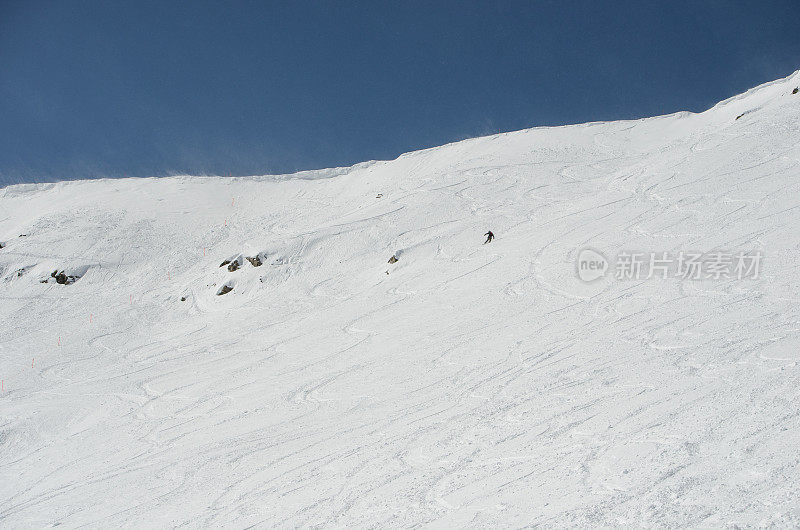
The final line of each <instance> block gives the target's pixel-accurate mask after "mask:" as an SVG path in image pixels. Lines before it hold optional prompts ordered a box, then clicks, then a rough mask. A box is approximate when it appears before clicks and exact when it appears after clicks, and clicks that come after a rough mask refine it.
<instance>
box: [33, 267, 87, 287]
mask: <svg viewBox="0 0 800 530" xmlns="http://www.w3.org/2000/svg"><path fill="white" fill-rule="evenodd" d="M50 278H52V279H53V280H55V281H56V283H57V284H59V285H72V284H73V283H75V282H77V281H78V280H80V279H81V277H80V276H75V275H72V274H66V273H64V271H60V272H59V271H58V270H54V271H53V272H51V273H50ZM50 278H45V279H43V280H41V283H50Z"/></svg>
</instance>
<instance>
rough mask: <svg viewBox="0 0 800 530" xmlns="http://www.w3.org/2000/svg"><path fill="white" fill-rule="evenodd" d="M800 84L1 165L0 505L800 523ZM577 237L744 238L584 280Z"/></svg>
mask: <svg viewBox="0 0 800 530" xmlns="http://www.w3.org/2000/svg"><path fill="white" fill-rule="evenodd" d="M798 82H800V74H798V73H796V74H794V75H793V76H790V77H789V78H787V79H785V80H781V81H778V82H774V83H769V84H766V85H763V86H761V87H758V88H756V89H754V90H751V91H749V92H748V93H746V94H744V95H742V96H739V97H736V98H732V99H731V100H728V101H725V102H723V103H720V104H719V105H717V106H715V107H714V108H713V109H710V110H709V111H706V112H704V113H701V114H696V115H695V114H689V113H679V114H674V115H670V116H662V117H657V118H650V119H646V120H638V121H628V122H608V123H592V124H584V125H576V126H569V127H560V128H538V129H530V130H526V131H520V132H516V133H508V134H501V135H495V136H492V137H485V138H477V139H472V140H466V141H463V142H459V143H455V144H451V145H447V146H443V147H440V148H435V149H428V150H425V151H420V152H415V153H409V154H406V155H403V156H401V157H399V158H398V159H397V160H394V161H389V162H373V163H366V164H359V165H357V166H354V167H353V168H350V169H342V168H339V169H335V170H327V171H319V172H309V173H307V174H301V175H297V176H295V177H291V176H290V177H254V178H235V179H225V178H195V177H174V178H165V179H122V180H100V181H80V182H66V183H58V184H48V185H17V186H11V187H8V188H5V189H3V190H0V209H2V211H3V212H4V215H6V217H5V218H4V219H2V220H0V242H2V243H3V245H4V248H2V249H0V272H1V273H2V278H0V286H2V291H0V300H2V305H1V307H2V309H0V312H2V317H3V322H4V326H3V328H4V330H5V333H4V334H3V336H2V337H0V378H2V380H3V390H2V394H0V470H2V476H3V477H4V478H5V480H3V481H0V526H2V527H5V528H25V527H31V528H39V527H46V526H52V525H60V526H63V527H67V528H86V527H88V528H108V527H128V528H141V527H177V526H189V527H233V528H245V527H256V528H269V527H286V528H289V527H306V526H327V527H341V526H359V527H383V526H418V525H426V526H427V525H430V526H436V527H453V526H468V527H479V526H502V527H522V526H529V525H538V526H545V527H550V526H560V527H563V526H586V525H589V526H648V527H651V526H658V527H676V526H711V527H717V526H733V525H739V526H758V525H763V526H769V525H775V526H778V527H790V526H798V525H800V494H799V493H798V492H799V491H800V450H798V440H800V408H799V407H798V404H799V403H800V399H799V398H800V371H799V370H798V361H800V354H798V351H800V311H798V309H797V307H798V306H797V303H796V302H797V300H798V297H799V296H798V295H797V293H798V287H800V278H799V277H798V276H799V275H798V272H799V271H800V268H798V266H797V262H798V259H799V258H800V250H799V247H798V243H797V239H796V237H797V227H798V226H800V200H798V198H797V197H800V194H799V193H798V192H800V180H798V179H799V177H800V165H798V161H800V147H798V143H797V140H796V139H797V138H798V137H800V136H798V133H800V96H792V95H791V90H792V88H794V86H796V85H797V84H798ZM742 113H744V115H743V116H742V118H741V119H739V120H735V117H736V116H738V115H740V114H742ZM378 194H382V196H381V197H380V198H378V197H377V195H378ZM489 229H491V230H493V231H494V233H495V234H497V238H496V239H495V241H493V242H492V243H491V244H488V245H483V244H482V243H483V236H482V234H483V233H485V232H486V231H487V230H489ZM20 234H25V236H24V237H19V236H20ZM586 246H588V247H592V248H596V249H600V250H602V251H603V252H604V253H605V254H606V255H607V256H609V257H610V256H613V255H615V254H616V253H617V252H619V251H623V250H627V251H644V252H650V251H655V252H662V251H672V252H677V251H680V250H699V251H711V250H716V249H724V250H729V251H751V250H760V251H761V252H762V253H763V254H764V256H765V258H764V263H763V270H762V275H761V277H760V278H758V279H748V280H717V281H678V280H675V279H655V278H654V279H648V280H636V281H618V280H615V279H613V278H608V279H603V280H600V281H599V282H596V283H592V284H585V283H582V282H581V281H579V280H578V279H577V278H576V277H575V273H574V260H575V257H576V254H577V251H578V250H579V249H581V248H583V247H586ZM258 253H263V256H265V259H264V263H263V265H261V266H260V267H253V266H252V265H250V264H249V263H248V262H247V261H244V262H243V264H242V266H241V268H240V269H239V270H237V271H235V272H228V271H227V269H226V267H222V268H220V267H219V264H220V263H221V262H222V261H223V260H226V259H233V258H231V256H238V255H240V254H241V255H245V256H255V255H256V254H258ZM395 254H396V255H398V257H399V261H398V262H397V263H396V264H393V265H390V264H387V263H386V261H387V259H388V258H389V257H390V256H392V255H395ZM20 269H22V272H21V273H18V272H17V271H19V270H20ZM55 269H58V270H61V269H70V270H72V269H74V270H80V271H83V270H85V271H86V272H85V274H84V276H83V277H82V278H80V279H79V280H78V281H77V282H76V283H75V284H73V285H57V284H54V283H52V282H50V283H47V284H43V283H39V280H40V279H42V278H46V277H48V276H49V274H50V272H51V271H53V270H55ZM387 271H388V274H387ZM229 281H232V285H233V287H234V288H233V291H232V292H231V293H229V294H226V295H224V296H217V295H216V292H217V290H218V289H219V288H220V287H221V286H222V285H223V284H226V282H229ZM181 297H185V298H186V300H185V301H181V300H180V298H181Z"/></svg>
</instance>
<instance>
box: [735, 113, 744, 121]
mask: <svg viewBox="0 0 800 530" xmlns="http://www.w3.org/2000/svg"><path fill="white" fill-rule="evenodd" d="M745 114H746V113H745V112H742V113H741V114H739V115H738V116H736V119H737V120H738V119H739V118H741V117H742V116H744V115H745Z"/></svg>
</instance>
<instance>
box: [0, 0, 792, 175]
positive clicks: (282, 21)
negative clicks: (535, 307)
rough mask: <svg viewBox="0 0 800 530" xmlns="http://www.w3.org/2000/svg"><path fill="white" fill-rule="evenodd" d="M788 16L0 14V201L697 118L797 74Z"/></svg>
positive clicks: (751, 8) (15, 6) (774, 10)
mask: <svg viewBox="0 0 800 530" xmlns="http://www.w3.org/2000/svg"><path fill="white" fill-rule="evenodd" d="M798 27H800V2H797V0H774V1H759V2H733V1H703V0H693V1H681V0H671V1H669V2H666V1H665V2H656V1H653V2H650V1H642V0H637V1H625V0H619V1H613V2H612V1H608V2H604V1H600V0H592V1H582V0H575V1H572V0H559V1H529V2H514V1H502V2H468V1H458V2H436V1H430V0H429V1H424V2H414V1H410V2H376V1H367V2H346V1H345V2H334V1H316V2H304V1H286V2H255V1H253V2H221V1H202V0H197V1H192V2H188V1H187V2H178V1H169V0H168V1H163V0H161V1H153V2H150V1H141V0H137V1H125V2H121V1H120V2H117V1H109V0H105V1H79V0H73V1H52V2H49V1H44V2H43V1H36V0H13V1H12V0H0V184H3V183H10V182H19V181H43V180H60V179H67V178H92V177H101V176H110V177H116V176H153V175H167V174H173V173H192V174H225V175H227V174H233V175H249V174H265V173H284V172H291V171H295V170H300V169H309V168H319V167H332V166H343V165H350V164H353V163H356V162H359V161H363V160H370V159H390V158H394V157H396V156H397V155H399V154H401V153H403V152H406V151H411V150H415V149H420V148H425V147H431V146H435V145H440V144H444V143H447V142H451V141H456V140H460V139H464V138H468V137H472V136H479V135H485V134H491V133H494V132H497V131H498V130H500V131H511V130H517V129H523V128H527V127H533V126H539V125H561V124H567V123H577V122H585V121H594V120H614V119H627V118H637V117H644V116H650V115H656V114H665V113H669V112H674V111H678V110H692V111H701V110H704V109H706V108H708V107H709V106H711V105H713V104H714V103H716V102H717V101H719V100H721V99H724V98H727V97H729V96H731V95H734V94H736V93H739V92H742V91H744V90H746V89H748V88H750V87H752V86H755V85H757V84H760V83H763V82H766V81H770V80H773V79H776V78H778V77H784V76H786V75H788V74H790V73H791V72H793V71H794V70H796V69H798V68H800V33H798Z"/></svg>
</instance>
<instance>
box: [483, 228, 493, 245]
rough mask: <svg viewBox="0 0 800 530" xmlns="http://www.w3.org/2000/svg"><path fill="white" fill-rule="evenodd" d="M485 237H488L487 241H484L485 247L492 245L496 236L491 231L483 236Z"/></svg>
mask: <svg viewBox="0 0 800 530" xmlns="http://www.w3.org/2000/svg"><path fill="white" fill-rule="evenodd" d="M483 235H485V236H486V241H484V242H483V244H484V245H485V244H486V243H491V242H492V239H494V234H493V233H492V231H491V230H489V231H488V232H486V233H485V234H483Z"/></svg>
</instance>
